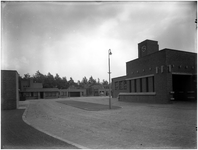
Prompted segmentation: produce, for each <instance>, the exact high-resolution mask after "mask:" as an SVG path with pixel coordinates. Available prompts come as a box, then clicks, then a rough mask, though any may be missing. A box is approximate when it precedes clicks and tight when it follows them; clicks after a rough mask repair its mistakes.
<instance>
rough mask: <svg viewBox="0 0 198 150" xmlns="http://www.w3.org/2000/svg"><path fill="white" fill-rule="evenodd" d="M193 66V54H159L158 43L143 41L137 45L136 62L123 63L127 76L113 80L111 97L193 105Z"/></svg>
mask: <svg viewBox="0 0 198 150" xmlns="http://www.w3.org/2000/svg"><path fill="white" fill-rule="evenodd" d="M196 62H197V54H196V53H191V52H184V51H179V50H173V49H163V50H160V51H159V45H158V42H157V41H152V40H145V41H143V42H141V43H139V44H138V58H137V59H135V60H132V61H129V62H126V75H125V76H121V77H117V78H113V79H112V91H113V95H112V96H113V97H118V98H119V100H120V101H130V102H146V103H170V102H171V101H182V100H185V101H196V97H197V81H196V78H197V70H196V68H197V63H196Z"/></svg>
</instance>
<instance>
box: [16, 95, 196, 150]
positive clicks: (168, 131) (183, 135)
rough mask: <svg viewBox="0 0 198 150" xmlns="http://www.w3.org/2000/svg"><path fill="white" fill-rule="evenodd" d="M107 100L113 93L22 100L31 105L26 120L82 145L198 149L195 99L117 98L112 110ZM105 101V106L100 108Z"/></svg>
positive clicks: (28, 106)
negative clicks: (153, 100)
mask: <svg viewBox="0 0 198 150" xmlns="http://www.w3.org/2000/svg"><path fill="white" fill-rule="evenodd" d="M72 101H73V103H72ZM78 102H79V105H78ZM82 102H85V103H84V105H82V104H83V103H82ZM74 103H75V104H74ZM90 103H91V105H90V107H92V108H94V107H95V106H94V105H93V104H94V103H95V104H97V107H96V108H97V110H94V109H87V108H89V104H90ZM99 104H100V105H99ZM108 104H109V100H108V97H79V98H59V99H42V100H28V101H25V102H20V106H21V107H27V108H26V110H25V112H24V114H23V120H24V121H25V122H26V123H27V124H29V125H31V126H33V127H34V128H36V129H37V130H39V131H42V132H44V133H46V134H48V135H50V136H52V137H55V138H57V139H59V140H62V141H65V142H67V143H69V144H72V145H74V146H76V147H78V148H89V149H95V148H99V149H106V148H108V149H116V148H119V149H126V148H127V149H128V148H130V149H137V148H140V149H145V148H146V149H152V148H157V149H159V148H168V149H172V148H173V149H181V148H185V149H188V148H191V149H192V148H194V149H195V148H197V131H196V126H197V104H196V103H187V102H177V103H176V102H175V103H173V104H147V103H129V102H120V101H118V100H117V99H116V98H113V99H112V106H113V107H112V109H111V110H109V109H108V107H107V106H108ZM103 105H104V106H105V109H98V108H102V106H103ZM81 106H83V107H81ZM85 107H86V109H83V108H85Z"/></svg>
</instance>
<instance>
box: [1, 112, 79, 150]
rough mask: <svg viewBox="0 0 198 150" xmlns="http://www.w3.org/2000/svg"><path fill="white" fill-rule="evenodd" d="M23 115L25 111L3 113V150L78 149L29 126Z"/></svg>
mask: <svg viewBox="0 0 198 150" xmlns="http://www.w3.org/2000/svg"><path fill="white" fill-rule="evenodd" d="M23 113H24V110H23V109H20V110H2V111H1V148H2V149H29V148H30V149H46V148H47V149H78V148H77V147H75V146H73V145H70V144H68V143H66V142H63V141H60V140H58V139H56V138H53V137H51V136H49V135H47V134H45V133H42V132H40V131H38V130H36V129H35V128H33V127H31V126H29V125H28V124H26V123H25V122H24V121H23V120H22V115H23Z"/></svg>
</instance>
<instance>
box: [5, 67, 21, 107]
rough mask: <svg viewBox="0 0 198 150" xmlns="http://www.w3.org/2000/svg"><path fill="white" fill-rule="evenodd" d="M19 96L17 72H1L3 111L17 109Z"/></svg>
mask: <svg viewBox="0 0 198 150" xmlns="http://www.w3.org/2000/svg"><path fill="white" fill-rule="evenodd" d="M18 96H19V92H18V73H17V71H10V70H1V109H3V110H9V109H17V106H18Z"/></svg>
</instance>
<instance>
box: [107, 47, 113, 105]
mask: <svg viewBox="0 0 198 150" xmlns="http://www.w3.org/2000/svg"><path fill="white" fill-rule="evenodd" d="M110 55H112V53H111V49H109V51H108V58H109V59H108V60H109V72H108V73H109V109H111V86H110V83H111V72H110Z"/></svg>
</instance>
